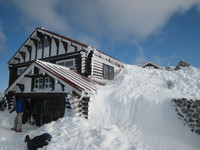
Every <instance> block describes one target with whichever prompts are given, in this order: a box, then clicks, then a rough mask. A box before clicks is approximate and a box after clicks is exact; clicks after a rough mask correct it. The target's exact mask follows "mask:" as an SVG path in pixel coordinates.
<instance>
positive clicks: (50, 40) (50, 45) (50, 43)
mask: <svg viewBox="0 0 200 150" xmlns="http://www.w3.org/2000/svg"><path fill="white" fill-rule="evenodd" d="M51 47H52V38H50V37H49V57H51Z"/></svg>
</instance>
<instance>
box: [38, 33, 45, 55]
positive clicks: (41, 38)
mask: <svg viewBox="0 0 200 150" xmlns="http://www.w3.org/2000/svg"><path fill="white" fill-rule="evenodd" d="M39 33H40V32H39ZM38 37H39V38H40V41H41V43H42V58H44V34H42V33H40V34H38Z"/></svg>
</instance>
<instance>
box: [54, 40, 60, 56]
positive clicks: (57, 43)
mask: <svg viewBox="0 0 200 150" xmlns="http://www.w3.org/2000/svg"><path fill="white" fill-rule="evenodd" d="M53 39H54V40H55V43H56V46H57V49H56V55H58V51H59V39H56V38H55V37H53Z"/></svg>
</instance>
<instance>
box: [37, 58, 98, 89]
mask: <svg viewBox="0 0 200 150" xmlns="http://www.w3.org/2000/svg"><path fill="white" fill-rule="evenodd" d="M34 63H36V64H37V65H39V66H40V67H42V68H43V69H45V70H47V71H48V72H50V73H52V74H53V75H55V76H56V77H58V78H59V79H61V80H62V81H64V82H65V83H67V84H69V85H71V86H73V87H74V88H76V89H78V90H79V91H83V90H86V91H97V89H96V86H95V85H96V83H95V82H94V81H92V80H91V79H89V78H87V77H85V76H82V75H80V74H78V73H77V72H75V71H74V70H73V69H70V68H68V67H64V66H60V65H56V64H52V63H48V62H44V61H41V60H36V61H35V62H34Z"/></svg>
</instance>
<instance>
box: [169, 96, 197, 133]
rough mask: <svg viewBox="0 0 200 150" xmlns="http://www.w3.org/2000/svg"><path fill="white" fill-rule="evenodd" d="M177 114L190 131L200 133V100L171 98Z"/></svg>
mask: <svg viewBox="0 0 200 150" xmlns="http://www.w3.org/2000/svg"><path fill="white" fill-rule="evenodd" d="M172 103H173V105H174V106H175V110H176V112H177V115H178V116H179V118H180V119H181V120H183V121H184V123H185V125H187V126H189V127H190V129H191V131H192V132H195V133H197V134H199V135H200V100H187V99H185V98H182V99H173V100H172Z"/></svg>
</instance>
